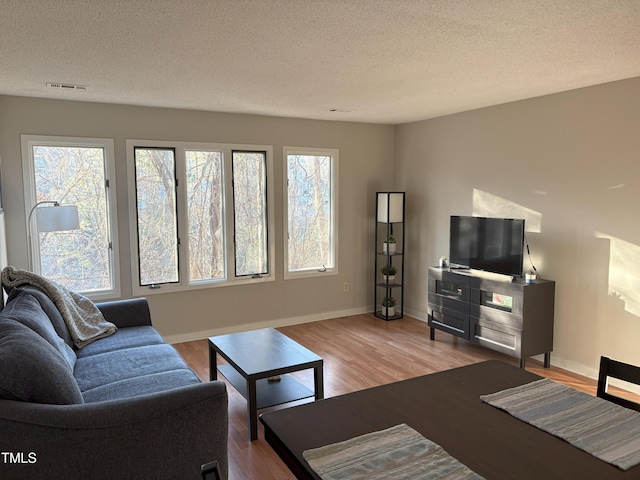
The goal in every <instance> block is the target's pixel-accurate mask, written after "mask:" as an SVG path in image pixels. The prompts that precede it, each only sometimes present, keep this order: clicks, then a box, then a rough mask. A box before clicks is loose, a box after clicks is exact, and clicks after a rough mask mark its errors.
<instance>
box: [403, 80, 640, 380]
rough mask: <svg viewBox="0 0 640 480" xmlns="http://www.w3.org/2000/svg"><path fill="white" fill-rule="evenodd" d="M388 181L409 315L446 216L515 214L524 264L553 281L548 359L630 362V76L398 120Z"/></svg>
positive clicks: (636, 240)
mask: <svg viewBox="0 0 640 480" xmlns="http://www.w3.org/2000/svg"><path fill="white" fill-rule="evenodd" d="M396 187H397V188H398V189H399V190H405V191H406V192H407V205H408V214H407V218H408V220H407V221H408V223H407V227H408V231H409V237H408V239H409V243H408V247H407V250H408V252H407V253H408V258H411V261H410V262H409V263H410V265H411V268H410V269H409V270H408V271H407V274H408V276H407V278H406V285H407V297H406V298H407V307H408V311H410V312H411V313H413V314H414V315H416V316H418V317H421V318H424V317H425V312H426V311H427V305H426V296H425V295H424V292H425V291H426V289H427V270H426V267H427V265H434V264H436V263H437V260H438V258H439V257H440V256H441V255H447V254H448V238H449V231H448V228H449V216H450V215H471V214H477V215H487V216H490V215H495V216H507V217H517V218H522V217H524V218H526V220H527V223H528V224H529V226H530V227H531V228H532V229H533V230H534V231H529V232H527V240H528V243H529V246H530V249H531V257H532V260H533V263H534V264H535V265H536V267H537V268H538V270H539V271H540V273H541V276H542V277H544V278H549V279H553V280H555V281H556V316H555V332H554V333H555V343H554V353H553V355H552V363H554V364H556V365H560V366H564V367H566V368H568V369H570V370H573V371H577V372H581V373H584V374H587V375H590V376H593V375H594V374H595V371H596V369H597V366H598V362H599V359H600V355H609V356H612V357H615V358H618V359H620V360H623V361H628V362H632V363H635V364H640V348H638V346H639V344H640V220H639V214H640V207H639V206H640V78H635V79H630V80H625V81H620V82H615V83H610V84H604V85H599V86H595V87H591V88H585V89H580V90H574V91H570V92H565V93H561V94H557V95H550V96H545V97H539V98H535V99H530V100H526V101H520V102H514V103H509V104H505V105H500V106H496V107H491V108H486V109H481V110H475V111H470V112H465V113H461V114H457V115H450V116H446V117H441V118H437V119H433V120H427V121H422V122H416V123H410V124H404V125H400V126H398V127H396ZM529 267H530V263H529V261H528V259H526V258H525V268H526V269H528V268H529Z"/></svg>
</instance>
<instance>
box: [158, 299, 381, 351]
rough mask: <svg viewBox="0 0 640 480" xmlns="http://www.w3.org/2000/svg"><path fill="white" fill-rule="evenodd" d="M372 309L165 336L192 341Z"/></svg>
mask: <svg viewBox="0 0 640 480" xmlns="http://www.w3.org/2000/svg"><path fill="white" fill-rule="evenodd" d="M371 311H372V310H369V309H367V308H366V307H363V308H352V309H349V310H338V311H333V312H323V313H318V314H314V315H305V316H303V317H289V318H281V319H277V320H267V321H264V322H254V323H245V324H242V325H233V326H230V327H221V328H214V329H212V330H203V331H200V332H192V333H185V334H181V335H167V336H166V337H164V340H165V342H167V343H182V342H191V341H193V340H202V339H204V338H209V337H215V336H216V335H227V334H229V333H238V332H244V331H247V330H257V329H259V328H278V327H287V326H289V325H298V324H301V323H309V322H318V321H320V320H328V319H330V318H338V317H349V316H351V315H360V314H363V313H369V312H371Z"/></svg>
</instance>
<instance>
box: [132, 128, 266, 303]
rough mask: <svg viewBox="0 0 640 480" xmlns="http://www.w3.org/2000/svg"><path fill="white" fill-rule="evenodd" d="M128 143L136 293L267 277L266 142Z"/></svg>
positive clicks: (223, 283)
mask: <svg viewBox="0 0 640 480" xmlns="http://www.w3.org/2000/svg"><path fill="white" fill-rule="evenodd" d="M127 151H128V157H129V165H130V169H129V178H130V179H131V181H130V198H131V199H132V201H131V205H132V208H133V210H134V212H133V215H131V222H132V223H131V233H132V241H131V245H132V248H131V249H132V252H133V254H134V255H135V256H136V259H135V260H136V261H134V262H132V263H133V265H132V266H133V268H134V269H135V271H134V279H137V281H136V284H134V292H135V293H138V294H140V293H145V294H146V293H147V292H148V289H151V290H152V291H153V290H155V289H158V290H159V291H165V292H166V291H177V290H181V289H185V288H201V287H204V286H213V285H226V284H229V283H230V282H252V281H263V280H271V279H273V276H272V271H273V265H272V258H273V254H272V249H273V245H272V243H271V242H270V241H269V234H268V232H269V230H270V227H271V222H272V215H270V213H269V209H270V205H271V202H270V201H269V195H270V188H269V184H268V179H269V178H270V175H269V170H270V169H271V149H270V147H264V146H255V145H251V146H247V145H220V144H190V143H182V142H155V141H143V140H128V141H127ZM229 265H231V268H229Z"/></svg>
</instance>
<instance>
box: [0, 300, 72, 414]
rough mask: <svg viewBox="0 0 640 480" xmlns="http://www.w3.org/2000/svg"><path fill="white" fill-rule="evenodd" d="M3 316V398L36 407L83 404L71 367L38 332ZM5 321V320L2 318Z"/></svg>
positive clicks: (0, 324)
mask: <svg viewBox="0 0 640 480" xmlns="http://www.w3.org/2000/svg"><path fill="white" fill-rule="evenodd" d="M6 311H7V308H5V309H4V310H3V311H2V312H1V313H0V398H2V399H5V400H19V401H24V402H33V403H49V404H57V405H69V404H75V403H83V398H82V394H81V393H80V389H79V388H78V384H77V383H76V381H75V379H74V378H73V375H72V373H71V369H70V368H69V365H68V363H67V362H66V361H65V359H64V358H63V357H62V355H61V354H60V352H58V351H57V350H56V349H55V348H53V346H52V345H51V344H50V343H49V342H47V341H46V340H45V339H44V338H42V337H41V336H40V335H38V334H37V333H36V332H34V331H33V330H31V329H30V328H28V327H27V326H25V325H23V324H22V323H19V322H16V321H15V320H12V319H11V318H7V317H5V315H4V314H5V312H6ZM3 317H4V318H3Z"/></svg>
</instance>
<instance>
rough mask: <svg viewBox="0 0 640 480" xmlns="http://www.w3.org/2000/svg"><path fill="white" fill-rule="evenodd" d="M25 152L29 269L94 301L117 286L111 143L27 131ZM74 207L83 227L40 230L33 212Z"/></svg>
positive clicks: (116, 290) (114, 293) (112, 292)
mask: <svg viewBox="0 0 640 480" xmlns="http://www.w3.org/2000/svg"><path fill="white" fill-rule="evenodd" d="M21 139H22V155H23V173H24V184H25V205H26V207H27V210H26V211H27V217H26V220H27V231H28V237H29V238H30V239H31V242H30V245H29V246H28V248H29V249H30V251H29V259H30V264H31V265H30V267H31V268H32V269H33V271H34V272H36V273H39V274H41V275H42V276H44V277H46V278H48V279H50V280H53V281H55V282H58V283H60V284H61V285H63V286H65V287H67V288H68V289H70V290H74V291H78V292H82V293H84V294H85V295H87V296H90V297H91V298H94V299H101V298H109V297H117V296H119V294H120V290H119V275H118V262H117V259H118V255H117V231H116V225H117V223H116V212H115V198H114V195H113V192H115V180H114V178H115V175H114V160H113V141H112V140H109V139H89V138H66V137H65V138H62V137H44V136H33V135H23V136H22V137H21ZM40 202H44V203H43V204H41V205H39V206H38V207H36V208H37V209H43V208H55V207H52V206H51V204H52V203H53V202H57V203H59V204H60V205H63V206H64V205H75V206H76V207H77V208H78V217H79V226H80V228H79V229H75V230H70V231H44V232H41V231H38V225H37V222H36V221H35V218H36V217H37V215H38V213H37V212H34V213H35V215H33V216H32V218H31V222H30V223H29V213H30V212H31V209H32V208H33V207H34V206H35V205H36V204H38V203H40Z"/></svg>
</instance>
